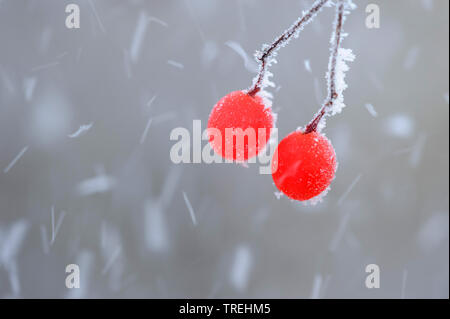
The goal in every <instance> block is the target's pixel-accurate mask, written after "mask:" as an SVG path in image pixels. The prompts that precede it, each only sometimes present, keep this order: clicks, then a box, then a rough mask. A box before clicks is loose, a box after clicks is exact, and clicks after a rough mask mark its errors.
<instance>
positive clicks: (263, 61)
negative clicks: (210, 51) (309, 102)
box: [247, 0, 330, 96]
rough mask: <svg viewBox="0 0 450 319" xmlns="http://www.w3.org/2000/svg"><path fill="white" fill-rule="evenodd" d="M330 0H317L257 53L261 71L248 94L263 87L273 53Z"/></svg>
mask: <svg viewBox="0 0 450 319" xmlns="http://www.w3.org/2000/svg"><path fill="white" fill-rule="evenodd" d="M329 1H330V0H317V1H316V2H314V4H313V5H312V7H311V8H310V9H309V10H308V11H307V12H305V13H304V14H303V16H302V17H301V18H298V19H297V21H296V22H294V24H292V25H291V27H290V28H289V29H287V30H286V31H285V32H284V33H283V34H281V35H280V36H279V37H278V38H276V39H275V41H274V42H273V43H272V44H271V45H269V46H267V47H263V50H262V52H260V54H258V55H257V60H259V62H260V63H259V72H258V76H257V77H256V78H255V81H254V83H253V85H252V86H251V88H250V89H249V90H248V92H247V94H248V95H250V96H254V95H255V94H256V93H258V92H259V91H260V90H261V89H262V87H263V80H264V76H265V73H266V71H267V67H268V64H270V63H268V59H269V58H271V57H273V55H274V54H275V53H276V52H277V51H278V50H279V49H280V47H281V46H283V45H285V44H286V43H287V42H288V41H289V40H290V39H291V38H292V37H293V36H295V35H296V34H298V32H299V30H301V29H302V28H303V27H304V26H305V25H307V24H308V23H309V22H311V20H312V19H313V18H314V17H315V16H316V15H317V13H318V12H319V11H320V10H321V9H322V7H323V6H324V5H325V4H327V3H328V2H329Z"/></svg>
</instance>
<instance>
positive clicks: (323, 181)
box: [272, 131, 336, 201]
mask: <svg viewBox="0 0 450 319" xmlns="http://www.w3.org/2000/svg"><path fill="white" fill-rule="evenodd" d="M335 172H336V154H335V152H334V148H333V146H332V145H331V143H330V141H329V140H328V139H327V138H326V137H325V136H324V135H322V134H320V133H317V132H315V131H313V132H311V133H307V134H304V133H303V132H301V131H296V132H292V133H291V134H289V135H288V136H286V137H285V138H284V139H283V140H282V141H281V142H280V144H279V145H278V147H277V149H276V150H275V153H274V155H273V159H272V178H273V181H274V182H275V185H276V186H277V188H278V189H279V190H280V191H281V192H283V193H284V194H285V195H286V196H288V197H289V198H291V199H295V200H299V201H306V200H309V199H312V198H314V197H316V196H317V195H319V194H321V193H322V192H323V191H324V190H326V189H327V188H328V186H329V185H330V184H331V181H332V180H333V179H334V175H335Z"/></svg>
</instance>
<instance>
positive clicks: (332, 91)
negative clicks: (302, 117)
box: [305, 0, 345, 134]
mask: <svg viewBox="0 0 450 319" xmlns="http://www.w3.org/2000/svg"><path fill="white" fill-rule="evenodd" d="M344 1H345V0H339V3H338V4H336V20H335V26H336V27H335V30H334V31H333V39H334V46H333V49H332V52H331V55H330V62H329V64H328V83H327V84H328V96H327V98H326V99H325V102H324V103H323V105H322V108H321V109H320V111H319V113H317V115H316V117H315V118H314V119H313V120H312V121H311V122H310V123H309V124H308V125H307V126H306V129H305V134H308V133H311V132H314V131H316V130H317V126H318V124H319V123H320V120H321V119H322V117H323V116H324V115H325V113H326V111H327V108H329V107H331V106H332V105H333V104H334V102H335V101H336V99H337V98H338V94H337V92H336V66H337V60H338V55H339V49H340V47H341V40H342V26H343V24H344Z"/></svg>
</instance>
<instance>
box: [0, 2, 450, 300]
mask: <svg viewBox="0 0 450 319" xmlns="http://www.w3.org/2000/svg"><path fill="white" fill-rule="evenodd" d="M312 2H313V1H312V0H308V1H307V0H303V1H302V0H290V1H269V0H258V1H256V0H231V1H212V0H210V1H205V0H170V1H156V0H155V1H151V0H148V1H143V0H142V1H139V0H134V1H119V0H72V1H56V0H39V1H38V0H34V1H33V0H29V1H25V0H14V1H13V0H2V1H1V0H0V43H1V44H2V45H1V49H0V168H1V171H0V297H2V298H15V297H19V298H53V297H57V298H103V297H104V298H448V297H449V177H448V176H449V95H448V94H449V93H448V91H449V89H448V87H449V82H448V75H449V64H448V60H449V42H448V38H449V31H448V30H449V16H448V14H449V13H448V12H449V8H448V7H449V3H448V1H437V0H435V1H433V0H422V1H420V0H414V1H411V0H401V1H387V0H379V1H355V3H356V4H357V5H358V8H357V9H356V10H355V11H354V12H353V13H352V14H351V15H350V16H349V18H348V20H347V23H346V25H345V30H346V32H348V33H349V36H348V37H347V38H346V39H345V41H344V42H343V47H345V48H351V49H353V51H354V53H355V54H356V60H355V62H353V63H351V64H350V67H351V69H350V71H349V72H347V84H348V85H349V87H348V89H347V90H346V91H345V102H346V104H347V107H346V108H345V109H344V110H343V112H342V113H341V114H338V115H336V116H335V117H333V118H330V119H328V124H327V127H326V129H325V133H326V134H327V136H328V137H329V139H330V140H331V142H332V143H333V145H334V147H335V149H336V154H337V157H338V161H339V168H338V171H337V176H336V179H335V180H334V182H333V183H332V186H331V190H330V191H329V193H328V195H327V196H326V197H325V198H324V200H323V201H322V202H321V203H319V204H317V205H315V206H311V205H309V206H308V205H303V204H301V203H298V202H294V201H290V200H289V199H287V198H286V197H281V198H280V199H277V196H276V195H275V192H276V191H277V190H276V188H275V186H274V185H273V182H272V178H271V176H270V175H260V174H259V173H258V171H259V165H257V164H253V165H251V164H250V165H249V167H248V168H245V167H243V166H239V165H235V164H211V165H207V164H178V165H176V164H173V163H172V161H171V160H170V157H169V152H170V149H171V147H172V146H173V145H174V143H175V142H174V141H170V139H169V135H170V132H171V131H172V129H174V128H176V127H186V128H187V129H189V130H190V131H192V123H193V122H192V121H193V120H194V119H200V120H201V121H202V125H203V128H202V129H204V128H206V123H207V119H208V115H209V112H210V111H211V109H212V107H213V105H214V104H215V103H216V101H217V100H218V99H219V98H220V97H222V96H223V95H225V94H227V93H229V92H231V91H234V90H239V89H245V88H247V87H248V86H250V84H251V81H252V78H253V77H254V75H255V72H254V70H255V65H256V64H255V63H254V62H253V52H254V51H255V50H257V49H260V47H261V45H262V44H263V43H268V42H270V41H272V40H273V39H274V38H275V37H276V36H277V35H278V34H280V32H281V31H282V30H284V29H285V28H287V27H288V26H289V25H290V24H291V23H292V22H293V21H294V20H295V19H296V18H297V17H298V16H299V15H300V14H301V12H302V10H304V9H307V8H308V7H309V6H310V5H311V4H312ZM69 3H75V4H78V5H79V7H80V17H81V20H80V26H81V27H80V28H79V29H68V28H66V27H65V20H66V16H67V13H65V7H66V5H67V4H69ZM369 3H375V4H377V5H379V7H380V17H381V21H380V28H379V29H368V28H367V27H366V25H365V19H366V17H367V13H366V12H365V8H366V6H367V5H368V4H369ZM333 15H334V10H333V9H332V8H325V9H324V10H323V11H322V12H321V13H320V14H319V16H318V17H317V18H316V19H315V20H314V21H313V22H312V23H311V24H310V25H308V26H307V27H306V28H305V30H304V31H303V32H302V33H301V35H300V38H299V39H296V40H293V41H292V42H291V43H290V44H289V46H287V47H285V48H283V49H282V50H281V51H280V53H279V56H278V58H277V60H278V62H279V63H278V64H276V65H274V66H273V67H272V69H271V71H272V72H273V73H274V74H275V76H274V77H273V81H274V82H275V83H276V85H277V87H276V88H275V89H273V90H271V92H272V93H273V94H274V99H273V108H274V111H275V112H277V113H278V121H277V127H278V128H279V139H280V140H281V138H282V137H284V136H286V135H287V134H288V133H289V132H291V131H293V130H295V129H296V128H297V127H299V126H303V125H305V124H307V122H308V121H309V120H310V119H311V118H312V116H313V114H314V113H315V112H316V111H317V110H318V108H319V105H320V102H321V101H322V99H323V97H324V96H325V93H326V83H325V80H324V75H325V72H326V68H327V63H328V44H329V38H330V32H331V26H332V20H333ZM203 145H205V142H203ZM73 263H75V264H77V265H79V267H80V275H81V282H80V285H81V287H80V289H67V288H66V286H65V279H66V276H67V274H66V273H65V269H66V265H68V264H73ZM368 264H377V265H378V266H379V268H380V288H379V289H367V288H366V286H365V280H366V276H367V275H368V274H367V273H366V272H365V268H366V266H367V265H368Z"/></svg>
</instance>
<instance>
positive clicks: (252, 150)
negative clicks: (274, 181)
mask: <svg viewBox="0 0 450 319" xmlns="http://www.w3.org/2000/svg"><path fill="white" fill-rule="evenodd" d="M272 127H273V114H272V110H271V108H270V107H266V106H265V105H264V102H263V99H262V98H261V97H260V96H258V95H254V96H252V95H249V94H247V93H246V92H244V91H235V92H231V93H229V94H228V95H226V96H224V97H223V98H222V99H220V100H219V102H217V104H216V105H215V106H214V108H213V109H212V111H211V114H210V115H209V120H208V134H209V142H210V144H211V147H212V148H213V149H214V151H215V152H216V153H217V154H219V155H221V156H222V157H223V158H226V159H229V160H235V161H241V162H242V161H247V160H248V159H249V158H252V157H254V156H256V155H258V154H259V152H260V151H262V150H263V149H264V147H265V146H266V144H267V142H268V140H269V138H270V134H271V130H272ZM213 129H216V131H217V132H220V138H219V137H218V136H217V135H214V134H213ZM250 134H254V135H253V138H252V137H249V136H250ZM240 139H241V140H240Z"/></svg>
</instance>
